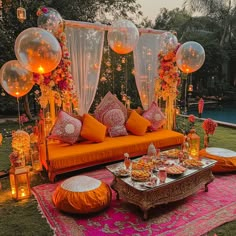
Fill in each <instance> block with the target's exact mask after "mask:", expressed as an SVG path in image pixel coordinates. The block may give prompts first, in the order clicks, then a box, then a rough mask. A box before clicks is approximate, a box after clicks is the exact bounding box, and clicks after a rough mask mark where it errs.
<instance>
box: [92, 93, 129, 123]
mask: <svg viewBox="0 0 236 236" xmlns="http://www.w3.org/2000/svg"><path fill="white" fill-rule="evenodd" d="M112 109H120V110H121V111H122V112H123V114H124V117H125V120H126V119H127V109H126V107H125V106H124V104H123V103H122V102H120V101H119V99H118V98H117V97H116V96H114V95H113V94H112V93H111V92H108V93H107V94H106V95H105V97H104V98H103V99H102V101H101V102H100V104H99V105H98V106H97V107H96V110H95V111H94V115H95V117H96V119H97V120H99V121H100V122H102V123H103V116H104V114H105V113H106V112H107V111H109V110H112Z"/></svg>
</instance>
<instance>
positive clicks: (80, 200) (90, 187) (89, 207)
mask: <svg viewBox="0 0 236 236" xmlns="http://www.w3.org/2000/svg"><path fill="white" fill-rule="evenodd" d="M52 200H53V203H54V205H55V206H56V208H58V209H59V210H61V211H64V212H68V213H79V214H87V213H92V212H97V211H100V210H102V209H104V208H105V207H107V206H108V205H109V204H110V201H111V190H110V188H109V186H108V185H107V184H106V183H104V182H102V181H100V180H97V179H95V178H92V177H88V176H84V175H79V176H74V177H71V178H69V179H67V180H65V181H63V182H62V183H61V184H60V185H59V186H58V187H57V189H56V190H55V192H54V194H53V196H52Z"/></svg>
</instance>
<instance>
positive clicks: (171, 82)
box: [156, 46, 181, 101]
mask: <svg viewBox="0 0 236 236" xmlns="http://www.w3.org/2000/svg"><path fill="white" fill-rule="evenodd" d="M178 47H179V46H178ZM178 47H177V48H176V49H175V50H174V51H169V52H168V53H167V54H164V53H163V52H162V51H161V52H160V53H159V54H158V59H159V62H160V66H159V68H158V74H159V80H157V86H156V97H157V98H163V100H164V101H165V100H166V99H167V98H168V97H169V96H171V97H172V98H173V99H176V97H177V95H178V90H177V87H178V86H179V85H180V83H181V78H180V73H179V69H178V66H177V65H176V52H177V50H178Z"/></svg>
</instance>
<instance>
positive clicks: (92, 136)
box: [80, 114, 107, 143]
mask: <svg viewBox="0 0 236 236" xmlns="http://www.w3.org/2000/svg"><path fill="white" fill-rule="evenodd" d="M106 130H107V127H106V126H105V125H103V124H102V123H100V122H99V121H97V120H96V119H95V118H94V117H92V116H91V115H89V114H84V115H83V125H82V129H81V133H80V135H81V137H83V138H85V139H88V140H89V141H93V142H96V143H99V142H103V141H104V139H105V136H106Z"/></svg>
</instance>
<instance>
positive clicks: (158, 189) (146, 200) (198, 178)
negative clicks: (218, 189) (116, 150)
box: [106, 158, 216, 220]
mask: <svg viewBox="0 0 236 236" xmlns="http://www.w3.org/2000/svg"><path fill="white" fill-rule="evenodd" d="M202 162H203V163H204V165H203V166H202V167H201V168H198V169H187V170H186V171H185V173H184V174H182V175H180V176H178V177H176V176H173V177H169V176H168V177H167V179H166V182H165V183H163V184H160V183H158V184H157V185H156V186H155V187H153V188H147V187H145V186H144V185H143V183H142V182H137V181H133V180H132V179H131V177H130V176H128V177H119V176H117V175H116V172H117V170H118V169H119V168H122V167H123V165H124V164H123V162H121V163H116V164H113V165H109V166H107V167H106V168H107V169H108V170H109V171H110V172H112V173H113V175H114V179H113V182H112V184H111V187H112V189H114V191H115V192H116V193H117V195H116V197H117V199H119V198H121V199H123V200H124V201H127V202H129V203H132V204H134V205H137V206H139V207H140V208H141V210H142V211H143V218H144V219H145V220H146V219H148V210H149V209H150V208H153V207H156V206H157V205H161V204H167V203H169V202H174V201H178V200H181V199H183V198H186V197H188V196H190V195H192V194H194V193H195V192H196V191H198V190H199V189H200V188H202V187H205V191H206V192H207V191H208V184H209V183H211V182H212V181H213V180H214V176H213V174H212V171H211V167H213V166H214V165H215V163H216V161H214V160H209V159H206V158H203V159H202Z"/></svg>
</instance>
